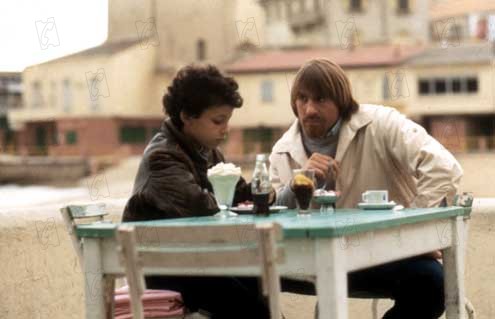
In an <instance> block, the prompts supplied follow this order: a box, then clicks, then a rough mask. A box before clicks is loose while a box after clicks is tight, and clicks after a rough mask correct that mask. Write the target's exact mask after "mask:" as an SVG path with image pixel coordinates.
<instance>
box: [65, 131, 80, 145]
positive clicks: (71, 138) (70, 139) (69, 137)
mask: <svg viewBox="0 0 495 319" xmlns="http://www.w3.org/2000/svg"><path fill="white" fill-rule="evenodd" d="M65 143H66V144H68V145H74V144H77V132H76V131H67V132H65Z"/></svg>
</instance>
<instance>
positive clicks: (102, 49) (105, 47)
mask: <svg viewBox="0 0 495 319" xmlns="http://www.w3.org/2000/svg"><path fill="white" fill-rule="evenodd" d="M139 42H140V39H136V38H132V39H125V40H121V41H112V42H105V43H103V44H101V45H99V46H96V47H93V48H89V49H86V50H83V51H80V52H76V53H73V54H70V55H66V56H63V57H60V58H57V59H54V60H50V61H47V62H43V63H40V64H38V65H43V64H48V63H53V62H59V61H62V60H66V59H72V58H79V57H86V56H95V55H110V54H114V53H117V52H119V51H122V50H125V49H127V48H129V47H131V46H134V45H136V44H138V43H139Z"/></svg>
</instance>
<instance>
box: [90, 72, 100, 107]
mask: <svg viewBox="0 0 495 319" xmlns="http://www.w3.org/2000/svg"><path fill="white" fill-rule="evenodd" d="M100 83H101V81H98V78H97V77H96V76H94V77H92V78H90V79H89V85H90V89H89V106H90V109H91V111H98V110H99V109H100V92H101V85H100Z"/></svg>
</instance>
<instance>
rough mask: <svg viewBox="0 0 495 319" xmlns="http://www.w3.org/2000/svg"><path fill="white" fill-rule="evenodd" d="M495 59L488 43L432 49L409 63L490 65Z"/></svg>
mask: <svg viewBox="0 0 495 319" xmlns="http://www.w3.org/2000/svg"><path fill="white" fill-rule="evenodd" d="M492 57H494V54H493V49H492V45H491V44H490V43H488V42H481V43H472V44H461V45H459V46H453V47H447V48H442V47H431V48H429V49H427V50H425V51H424V52H423V53H421V54H419V55H417V56H415V57H413V58H412V59H410V60H409V61H408V64H409V65H442V64H443V65H445V64H474V63H490V62H491V59H492Z"/></svg>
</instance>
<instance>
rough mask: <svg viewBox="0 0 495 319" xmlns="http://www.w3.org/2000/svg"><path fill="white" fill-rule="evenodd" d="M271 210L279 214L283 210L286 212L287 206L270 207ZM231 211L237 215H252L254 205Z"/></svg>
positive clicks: (232, 208) (237, 207) (238, 207)
mask: <svg viewBox="0 0 495 319" xmlns="http://www.w3.org/2000/svg"><path fill="white" fill-rule="evenodd" d="M269 208H270V213H278V212H280V211H282V210H286V209H287V206H270V207H269ZM230 210H231V211H233V212H236V213H245V214H247V213H252V212H253V205H245V206H236V207H231V208H230Z"/></svg>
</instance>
